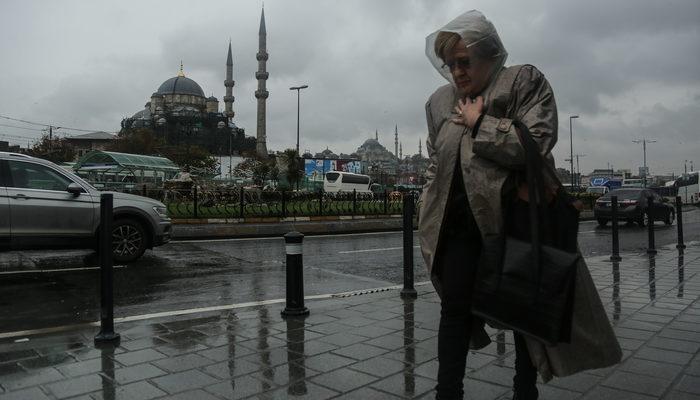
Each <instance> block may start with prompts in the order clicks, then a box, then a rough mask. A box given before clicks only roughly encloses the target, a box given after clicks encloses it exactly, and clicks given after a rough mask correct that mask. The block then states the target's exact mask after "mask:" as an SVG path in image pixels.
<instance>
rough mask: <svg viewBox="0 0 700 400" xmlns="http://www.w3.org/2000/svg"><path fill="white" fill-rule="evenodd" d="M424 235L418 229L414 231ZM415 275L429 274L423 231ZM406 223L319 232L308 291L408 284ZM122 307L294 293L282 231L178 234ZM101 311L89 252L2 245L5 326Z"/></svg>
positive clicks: (586, 229) (628, 236)
mask: <svg viewBox="0 0 700 400" xmlns="http://www.w3.org/2000/svg"><path fill="white" fill-rule="evenodd" d="M683 216H684V219H685V221H684V230H685V240H686V242H691V241H695V242H698V241H700V210H692V211H690V212H686V213H684V215H683ZM655 233H656V244H657V247H658V248H661V247H663V246H667V245H672V244H675V243H676V225H675V224H674V225H672V226H665V225H663V224H662V223H660V222H658V223H657V224H656V226H655ZM414 239H415V238H414ZM610 241H611V229H610V227H609V226H608V227H605V228H600V227H597V225H596V223H595V222H593V221H586V222H583V223H582V224H581V226H580V230H579V243H580V247H581V250H582V252H583V254H584V256H587V257H588V256H600V255H607V254H610V248H611V244H610ZM646 247H647V230H646V228H641V227H638V226H636V225H624V224H623V225H621V229H620V248H621V253H640V252H643V251H645V249H646ZM413 254H414V260H415V268H414V270H415V274H416V277H415V280H416V281H425V280H427V279H428V277H427V275H426V273H425V268H424V263H423V260H422V258H421V256H420V251H419V249H418V242H417V240H414V249H413ZM402 264H403V252H402V234H401V233H400V232H387V233H368V234H352V235H328V236H311V237H307V238H305V241H304V267H305V268H304V285H305V294H306V295H313V294H325V293H337V292H344V291H352V290H359V289H368V288H377V287H384V286H390V285H395V284H400V283H402V280H403V268H402ZM114 290H115V316H116V317H120V316H134V315H142V314H147V313H154V312H162V311H174V310H186V309H193V308H198V307H208V306H214V305H226V304H235V303H243V302H251V301H261V300H269V299H279V298H284V296H285V253H284V241H283V240H282V239H281V238H267V239H219V240H198V241H178V242H172V243H170V244H168V245H166V246H163V247H160V248H157V249H155V250H153V251H148V252H147V253H146V255H145V256H144V257H143V258H142V259H141V260H139V261H138V262H136V263H133V264H130V265H128V266H117V267H116V269H115V289H114ZM97 320H99V273H98V271H97V269H96V267H95V257H92V256H90V255H89V253H86V252H83V251H61V252H57V251H52V252H42V251H32V252H7V253H2V254H0V333H2V332H13V331H19V330H28V329H37V328H44V327H53V326H62V325H67V324H74V323H80V322H91V321H97Z"/></svg>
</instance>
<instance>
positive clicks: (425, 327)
mask: <svg viewBox="0 0 700 400" xmlns="http://www.w3.org/2000/svg"><path fill="white" fill-rule="evenodd" d="M622 257H623V260H622V261H621V262H619V263H611V262H609V261H607V257H587V260H588V262H589V267H590V270H591V273H592V275H593V277H594V279H595V283H596V286H597V287H598V289H599V293H600V295H601V298H602V300H603V303H604V304H605V306H606V310H607V311H608V314H609V317H610V319H611V321H612V322H613V324H614V326H615V331H616V333H617V335H618V337H619V340H620V343H621V345H622V347H623V349H624V361H623V362H622V363H621V364H620V365H617V366H615V367H611V368H606V369H604V370H594V371H587V372H584V373H580V374H577V375H574V376H571V377H567V378H555V379H554V380H553V381H551V382H549V383H548V384H546V385H545V384H543V385H540V393H541V395H540V398H541V399H657V398H664V399H700V301H699V299H700V243H698V242H692V243H689V245H688V248H687V249H686V250H685V251H684V252H683V253H681V254H679V252H678V251H677V250H676V249H675V248H673V247H670V246H669V247H666V248H662V249H660V250H659V253H658V254H657V255H656V256H655V257H649V256H647V255H646V254H643V253H624V254H622ZM336 279H342V277H341V276H336ZM417 289H418V292H419V296H418V299H416V300H402V299H401V298H400V297H399V291H398V290H396V289H386V290H376V291H362V292H359V293H355V294H354V295H347V294H345V295H335V296H319V297H317V298H314V299H308V300H307V301H306V306H307V307H308V308H309V309H310V311H311V314H310V316H308V317H306V318H289V319H287V320H285V319H283V318H282V317H281V316H280V311H281V310H282V309H283V308H284V304H283V303H280V302H267V303H259V304H255V305H245V304H242V305H232V306H230V307H229V308H226V309H220V310H216V311H208V312H202V311H199V312H197V311H192V312H191V313H190V314H186V315H176V316H167V317H148V316H145V317H137V316H134V318H133V319H132V320H130V321H128V320H127V321H124V322H118V323H117V324H116V331H117V332H118V333H120V334H121V337H122V339H121V343H120V345H119V346H118V347H116V348H103V349H97V348H95V346H94V345H93V337H94V335H95V334H96V333H97V332H98V329H97V327H94V326H88V327H77V328H66V329H65V330H63V331H59V332H53V333H41V334H23V335H19V336H15V337H6V338H2V339H0V400H8V399H13V400H14V399H23V400H25V399H80V400H90V399H92V400H97V399H136V400H138V399H152V398H172V399H205V400H206V399H239V398H260V399H286V398H306V399H327V398H348V399H354V398H357V399H393V398H432V397H434V392H433V387H434V385H435V375H436V371H437V363H436V359H435V357H436V347H437V338H436V335H437V326H438V319H439V301H438V298H437V296H436V294H435V292H434V291H433V290H432V287H431V286H430V285H421V286H418V287H417ZM141 318H143V319H141ZM489 333H490V334H491V337H492V339H493V341H494V343H492V344H491V345H489V346H487V347H486V348H484V349H482V350H479V351H476V352H471V354H470V355H469V358H468V365H467V368H468V370H467V376H466V378H465V383H466V387H467V392H468V393H469V395H471V397H470V398H474V399H510V397H511V392H510V383H511V379H512V375H513V360H514V347H513V344H512V343H513V340H512V335H511V334H510V333H509V332H503V331H496V330H490V331H489Z"/></svg>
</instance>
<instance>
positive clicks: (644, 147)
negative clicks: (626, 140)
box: [633, 139, 656, 187]
mask: <svg viewBox="0 0 700 400" xmlns="http://www.w3.org/2000/svg"><path fill="white" fill-rule="evenodd" d="M633 142H634V143H641V144H642V151H643V153H644V177H643V178H642V182H643V183H644V187H647V173H648V170H647V143H656V140H649V139H637V140H633Z"/></svg>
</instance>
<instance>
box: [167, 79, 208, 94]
mask: <svg viewBox="0 0 700 400" xmlns="http://www.w3.org/2000/svg"><path fill="white" fill-rule="evenodd" d="M156 93H157V94H161V95H162V94H191V95H195V96H199V97H204V91H203V90H202V88H201V87H200V86H199V84H198V83H197V82H195V81H193V80H192V79H190V78H187V77H184V76H175V77H173V78H170V79H168V80H167V81H165V82H163V84H162V85H160V87H159V88H158V91H157V92H156Z"/></svg>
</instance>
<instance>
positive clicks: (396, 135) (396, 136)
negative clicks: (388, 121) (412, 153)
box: [394, 125, 401, 160]
mask: <svg viewBox="0 0 700 400" xmlns="http://www.w3.org/2000/svg"><path fill="white" fill-rule="evenodd" d="M394 157H397V158H398V159H399V160H400V159H401V157H400V156H399V126H398V125H396V126H395V127H394Z"/></svg>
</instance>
